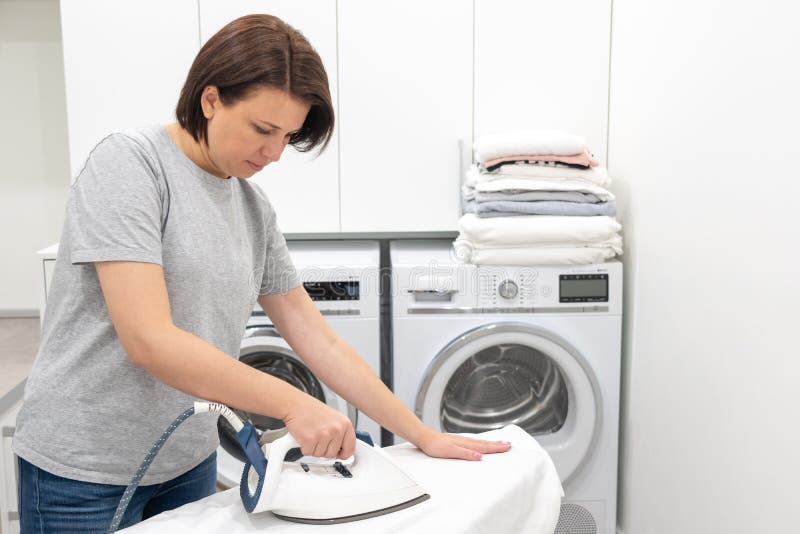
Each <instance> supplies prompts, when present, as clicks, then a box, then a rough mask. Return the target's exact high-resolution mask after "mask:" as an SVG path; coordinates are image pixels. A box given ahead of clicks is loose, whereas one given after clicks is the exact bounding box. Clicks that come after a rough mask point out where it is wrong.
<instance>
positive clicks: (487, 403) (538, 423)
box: [440, 343, 569, 436]
mask: <svg viewBox="0 0 800 534" xmlns="http://www.w3.org/2000/svg"><path fill="white" fill-rule="evenodd" d="M568 409H569V395H568V393H567V385H566V381H565V380H564V377H563V375H562V372H561V369H560V368H559V367H558V365H556V364H555V363H554V362H553V360H552V359H551V358H550V357H548V356H547V355H545V354H543V353H542V352H541V351H539V350H537V349H535V348H533V347H530V346H526V345H519V344H515V343H499V344H496V345H492V346H491V347H487V348H485V349H483V350H480V351H478V352H477V353H475V354H473V355H472V356H471V357H470V358H469V359H467V360H465V361H464V362H462V363H461V365H459V366H458V368H457V369H456V370H455V372H454V373H453V374H452V376H451V377H450V379H449V380H448V381H447V385H446V386H445V390H444V395H443V396H442V402H441V413H440V417H441V423H442V428H443V429H444V430H446V431H447V432H473V433H479V432H484V431H486V430H488V429H492V428H497V427H498V426H503V425H506V424H509V423H514V424H516V425H517V426H519V427H521V428H523V429H525V430H526V431H528V433H530V434H531V435H534V436H538V435H542V434H551V433H555V432H558V430H559V429H560V428H561V427H562V426H563V424H564V421H565V420H566V418H567V413H568Z"/></svg>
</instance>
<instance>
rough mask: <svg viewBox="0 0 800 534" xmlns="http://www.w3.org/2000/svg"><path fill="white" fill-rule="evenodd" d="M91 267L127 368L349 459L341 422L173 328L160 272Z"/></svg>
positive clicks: (351, 445) (347, 429)
mask: <svg viewBox="0 0 800 534" xmlns="http://www.w3.org/2000/svg"><path fill="white" fill-rule="evenodd" d="M95 267H96V269H97V275H98V277H99V279H100V285H101V287H102V290H103V296H104V297H105V300H106V305H107V306H108V311H109V314H110V315H111V320H112V321H113V323H114V328H115V329H116V331H117V335H118V336H119V339H120V341H121V342H122V345H123V347H124V348H125V351H126V352H127V353H128V356H129V357H130V359H131V361H132V362H133V364H134V365H136V366H137V367H141V368H142V369H144V370H145V371H147V372H148V373H149V374H150V375H152V376H153V377H155V378H156V379H158V380H159V381H161V382H163V383H165V384H168V385H170V386H172V387H174V388H176V389H179V390H181V391H183V392H185V393H188V394H189V395H192V396H195V397H200V398H202V399H206V400H210V401H217V402H221V403H223V404H226V405H229V406H233V407H235V408H239V409H242V410H246V411H248V412H252V413H258V414H263V415H268V416H270V417H275V418H277V419H282V420H283V421H284V422H285V423H286V425H287V427H288V428H289V430H290V431H291V433H292V435H293V436H294V437H295V438H296V439H297V441H298V442H299V443H300V445H301V449H302V451H303V453H304V454H313V455H314V456H327V457H335V456H339V457H342V458H346V457H347V456H350V455H351V454H353V451H354V450H355V435H354V432H353V429H352V425H351V424H350V422H349V420H348V419H347V418H346V417H345V416H344V415H342V414H340V413H338V412H337V411H336V410H333V409H332V408H330V407H328V406H327V405H325V404H324V403H322V402H319V401H318V400H317V399H314V398H313V397H311V396H309V395H306V394H305V393H303V392H301V391H300V390H298V389H297V388H295V387H293V386H291V385H289V384H288V383H286V382H284V381H282V380H280V379H278V378H275V377H273V376H271V375H268V374H266V373H263V372H261V371H258V370H256V369H253V368H252V367H250V366H248V365H246V364H244V363H241V362H239V361H238V360H236V359H234V358H231V357H230V356H228V355H227V354H225V353H224V352H222V351H220V350H219V349H217V348H216V347H214V346H212V345H211V344H210V343H207V342H206V341H204V340H202V339H200V338H199V337H197V336H194V335H192V334H190V333H188V332H186V331H184V330H181V329H179V328H178V327H176V326H175V325H174V324H173V323H172V317H171V314H170V306H169V298H168V295H167V288H166V283H165V281H164V272H163V270H162V268H161V266H160V265H157V264H153V263H138V262H98V263H95ZM340 449H341V450H340Z"/></svg>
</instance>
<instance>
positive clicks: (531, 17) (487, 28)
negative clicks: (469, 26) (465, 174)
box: [475, 0, 611, 164]
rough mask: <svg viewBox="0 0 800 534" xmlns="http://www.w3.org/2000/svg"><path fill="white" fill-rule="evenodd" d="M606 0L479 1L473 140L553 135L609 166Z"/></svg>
mask: <svg viewBox="0 0 800 534" xmlns="http://www.w3.org/2000/svg"><path fill="white" fill-rule="evenodd" d="M610 38H611V0H567V1H560V2H547V1H544V0H533V1H531V0H476V3H475V136H476V137H477V136H480V135H483V134H486V133H492V132H497V131H503V130H509V129H557V130H565V131H569V132H572V133H575V134H578V135H580V136H582V137H584V138H585V139H586V141H587V143H588V144H589V148H590V149H591V150H592V152H593V153H594V155H595V157H597V158H598V159H600V161H601V162H602V164H605V160H606V146H607V125H608V69H609V46H610V44H609V43H610Z"/></svg>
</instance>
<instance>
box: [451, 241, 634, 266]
mask: <svg viewBox="0 0 800 534" xmlns="http://www.w3.org/2000/svg"><path fill="white" fill-rule="evenodd" d="M453 251H454V252H455V257H456V258H457V259H458V260H459V261H461V262H464V263H473V264H475V265H522V266H527V265H586V264H589V263H601V262H603V261H605V260H607V259H609V258H613V257H614V256H616V255H618V254H622V237H621V236H619V235H617V236H615V237H613V238H611V239H608V240H606V241H604V242H602V243H596V244H592V245H585V246H544V245H527V246H508V247H486V246H476V245H473V244H472V243H471V242H470V241H468V240H466V239H462V238H459V239H456V240H455V241H454V242H453Z"/></svg>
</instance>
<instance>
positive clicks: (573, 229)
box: [458, 213, 622, 247]
mask: <svg viewBox="0 0 800 534" xmlns="http://www.w3.org/2000/svg"><path fill="white" fill-rule="evenodd" d="M458 229H459V230H460V232H461V233H460V235H459V237H460V238H462V239H466V240H467V241H470V242H471V243H472V244H473V245H475V246H477V247H481V246H490V247H508V246H531V245H539V244H541V245H549V246H558V247H571V246H576V247H577V246H586V245H595V244H598V243H603V242H604V241H607V240H609V239H612V238H613V237H614V236H616V235H618V234H617V233H618V232H619V231H620V230H621V229H622V226H621V225H620V224H619V223H618V222H617V221H616V220H614V218H613V217H609V216H607V215H597V216H593V217H570V216H561V215H521V216H519V217H496V218H491V219H482V218H480V217H478V216H476V215H475V214H474V213H467V214H466V215H462V216H461V218H460V219H459V220H458Z"/></svg>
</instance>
